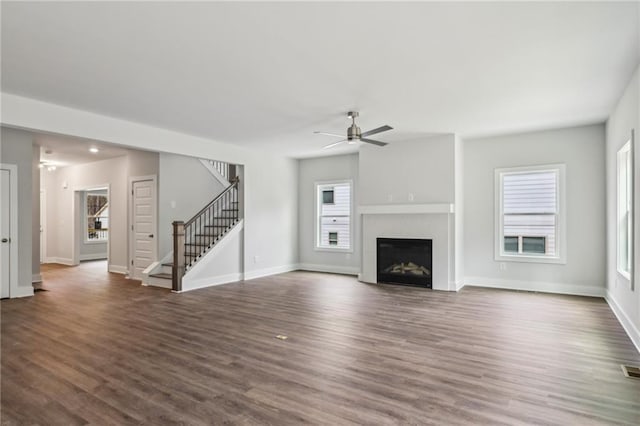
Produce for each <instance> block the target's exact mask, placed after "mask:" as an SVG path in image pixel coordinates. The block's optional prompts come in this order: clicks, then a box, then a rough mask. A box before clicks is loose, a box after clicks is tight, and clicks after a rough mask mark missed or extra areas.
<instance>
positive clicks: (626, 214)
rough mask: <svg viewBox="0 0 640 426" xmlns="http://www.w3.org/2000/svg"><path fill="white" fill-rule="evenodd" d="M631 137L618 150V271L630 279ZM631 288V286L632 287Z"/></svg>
mask: <svg viewBox="0 0 640 426" xmlns="http://www.w3.org/2000/svg"><path fill="white" fill-rule="evenodd" d="M632 140H633V135H632V138H631V139H630V140H629V141H627V143H625V144H624V145H623V146H622V148H620V150H619V151H618V203H617V205H618V208H617V211H618V214H617V216H618V218H617V219H618V220H617V228H618V229H617V231H618V232H617V235H618V238H617V239H618V249H617V256H616V257H617V263H618V272H619V273H620V274H622V276H624V277H625V278H626V279H627V280H629V281H631V271H632V266H631V265H632V262H633V149H632V145H633V143H632ZM632 288H633V287H632Z"/></svg>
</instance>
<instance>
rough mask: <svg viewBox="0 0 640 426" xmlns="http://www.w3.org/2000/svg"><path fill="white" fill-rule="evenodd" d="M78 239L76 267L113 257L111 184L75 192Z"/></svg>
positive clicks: (75, 257)
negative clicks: (90, 261)
mask: <svg viewBox="0 0 640 426" xmlns="http://www.w3.org/2000/svg"><path fill="white" fill-rule="evenodd" d="M74 198H75V200H74V206H75V209H74V210H75V212H76V214H75V215H74V217H75V226H74V229H75V238H74V249H73V264H74V265H78V264H79V263H80V262H82V261H89V260H104V259H106V260H107V262H106V265H107V266H106V269H108V265H109V257H110V250H109V247H110V240H111V238H110V235H111V227H110V222H111V219H110V214H109V210H110V200H111V196H110V191H109V185H99V186H95V187H91V188H86V189H80V190H76V191H75V197H74Z"/></svg>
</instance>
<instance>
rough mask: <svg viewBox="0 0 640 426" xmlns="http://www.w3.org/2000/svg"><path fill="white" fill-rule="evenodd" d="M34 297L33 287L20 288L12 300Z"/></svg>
mask: <svg viewBox="0 0 640 426" xmlns="http://www.w3.org/2000/svg"><path fill="white" fill-rule="evenodd" d="M29 296H33V287H21V286H18V287H16V288H15V289H14V290H13V293H11V298H12V299H15V298H16V297H29Z"/></svg>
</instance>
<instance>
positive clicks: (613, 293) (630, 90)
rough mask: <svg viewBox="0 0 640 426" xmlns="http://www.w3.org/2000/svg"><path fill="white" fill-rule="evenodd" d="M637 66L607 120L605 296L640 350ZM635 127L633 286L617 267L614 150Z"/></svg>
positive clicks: (639, 87) (639, 91)
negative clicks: (633, 287) (633, 286)
mask: <svg viewBox="0 0 640 426" xmlns="http://www.w3.org/2000/svg"><path fill="white" fill-rule="evenodd" d="M639 74H640V68H638V69H636V72H635V73H634V75H633V79H632V80H631V82H630V83H629V85H628V86H627V88H626V90H625V92H624V94H623V95H622V97H621V99H620V100H619V102H618V104H617V106H616V107H615V109H614V111H613V112H612V114H611V116H610V117H609V120H608V121H607V297H608V298H609V299H610V304H612V306H613V307H614V308H615V309H616V310H617V312H616V314H617V315H618V318H619V319H620V322H622V324H623V325H624V326H625V329H626V330H627V332H628V333H629V334H630V335H631V337H632V339H633V340H634V342H635V344H636V347H638V350H640V106H639V104H640V81H639V80H640V75H639ZM631 129H635V142H634V143H635V146H634V149H635V156H634V174H635V182H634V188H633V189H634V191H633V192H634V196H635V199H634V215H633V218H634V226H635V241H634V263H633V271H635V280H634V281H635V289H634V290H632V289H631V286H630V283H629V282H628V281H627V280H626V279H625V278H624V277H623V276H621V275H620V274H618V271H617V267H616V263H617V262H616V236H617V229H616V198H617V183H616V182H617V173H616V169H617V152H618V150H619V149H620V147H621V146H622V145H624V144H625V143H626V141H627V140H629V137H630V134H631Z"/></svg>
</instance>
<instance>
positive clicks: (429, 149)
mask: <svg viewBox="0 0 640 426" xmlns="http://www.w3.org/2000/svg"><path fill="white" fill-rule="evenodd" d="M454 155H455V147H454V136H453V135H442V136H432V137H427V138H424V139H420V140H415V141H406V142H394V143H391V144H389V145H387V146H385V147H383V148H380V147H376V146H362V147H361V148H360V170H359V174H360V186H359V190H360V194H359V197H360V204H361V205H369V204H408V203H415V204H427V203H453V202H454V192H455V177H454V174H455V173H454V166H455V160H454ZM409 194H413V201H410V200H409Z"/></svg>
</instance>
